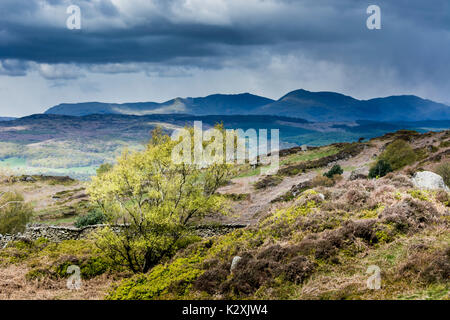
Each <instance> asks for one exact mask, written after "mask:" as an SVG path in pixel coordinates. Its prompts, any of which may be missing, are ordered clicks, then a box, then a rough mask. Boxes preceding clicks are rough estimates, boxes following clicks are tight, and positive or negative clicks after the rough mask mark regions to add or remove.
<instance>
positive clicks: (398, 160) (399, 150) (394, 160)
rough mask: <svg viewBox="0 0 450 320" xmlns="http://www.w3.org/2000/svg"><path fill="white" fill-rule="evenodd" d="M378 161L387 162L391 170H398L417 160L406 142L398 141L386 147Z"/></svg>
mask: <svg viewBox="0 0 450 320" xmlns="http://www.w3.org/2000/svg"><path fill="white" fill-rule="evenodd" d="M379 159H380V160H385V161H387V162H388V163H389V164H390V165H391V167H392V169H393V170H398V169H401V168H403V167H404V166H407V165H410V164H413V163H414V162H415V161H416V160H417V155H416V153H415V152H414V150H413V148H411V146H410V145H409V143H408V142H406V141H405V140H402V139H398V140H395V141H394V142H392V143H391V144H389V145H388V146H387V147H386V149H385V150H384V151H383V153H382V154H381V155H380V157H379Z"/></svg>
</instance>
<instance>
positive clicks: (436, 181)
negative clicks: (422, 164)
mask: <svg viewBox="0 0 450 320" xmlns="http://www.w3.org/2000/svg"><path fill="white" fill-rule="evenodd" d="M412 182H413V184H414V186H415V187H416V188H420V189H428V190H438V189H444V190H445V191H450V189H449V188H448V187H447V186H446V185H445V183H444V179H442V177H441V176H440V175H438V174H436V173H434V172H431V171H422V172H416V174H415V175H414V177H413V178H412Z"/></svg>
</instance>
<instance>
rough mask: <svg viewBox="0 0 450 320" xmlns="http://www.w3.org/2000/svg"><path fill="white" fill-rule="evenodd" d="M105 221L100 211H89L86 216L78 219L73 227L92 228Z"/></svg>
mask: <svg viewBox="0 0 450 320" xmlns="http://www.w3.org/2000/svg"><path fill="white" fill-rule="evenodd" d="M105 221H106V216H105V215H104V214H103V212H101V211H100V210H93V211H90V212H89V213H88V214H86V215H84V216H81V217H79V218H78V219H77V220H76V221H75V227H77V228H83V227H87V226H93V225H96V224H102V223H104V222H105Z"/></svg>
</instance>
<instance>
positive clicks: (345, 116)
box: [255, 90, 450, 121]
mask: <svg viewBox="0 0 450 320" xmlns="http://www.w3.org/2000/svg"><path fill="white" fill-rule="evenodd" d="M255 113H257V114H283V115H285V116H288V117H299V118H304V119H307V120H310V121H353V120H373V121H422V120H443V119H450V107H449V106H447V105H444V104H440V103H436V102H433V101H430V100H425V99H421V98H419V97H416V96H391V97H386V98H376V99H371V100H357V99H354V98H352V97H349V96H345V95H342V94H339V93H335V92H310V91H306V90H297V91H293V92H291V93H288V94H287V95H285V96H284V97H282V98H281V99H280V100H278V101H276V102H273V103H271V104H268V105H265V106H263V107H261V108H259V109H258V110H256V111H255Z"/></svg>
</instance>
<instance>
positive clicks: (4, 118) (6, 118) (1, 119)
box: [0, 117, 15, 121]
mask: <svg viewBox="0 0 450 320" xmlns="http://www.w3.org/2000/svg"><path fill="white" fill-rule="evenodd" d="M14 119H15V118H11V117H0V121H9V120H14Z"/></svg>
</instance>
